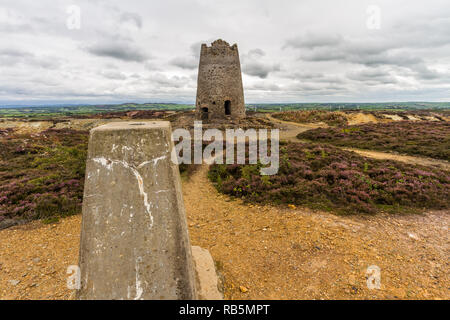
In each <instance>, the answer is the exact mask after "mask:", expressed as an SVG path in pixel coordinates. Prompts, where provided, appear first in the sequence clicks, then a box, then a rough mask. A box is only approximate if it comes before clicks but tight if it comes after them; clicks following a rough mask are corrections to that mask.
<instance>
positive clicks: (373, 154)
mask: <svg viewBox="0 0 450 320" xmlns="http://www.w3.org/2000/svg"><path fill="white" fill-rule="evenodd" d="M266 117H267V118H268V119H269V120H270V121H272V122H274V123H278V124H279V125H280V139H281V140H287V141H292V142H299V141H303V140H300V139H298V138H297V135H298V134H299V133H302V132H304V131H307V130H310V129H315V128H323V127H327V125H326V124H325V123H323V124H309V123H296V122H290V121H284V120H280V119H276V118H274V117H272V116H271V115H266ZM336 147H338V148H341V149H343V150H347V151H353V152H356V153H358V154H360V155H362V156H364V157H369V158H374V159H389V160H396V161H401V162H405V163H410V164H419V165H423V166H434V167H438V168H442V169H445V170H449V171H450V163H449V162H447V161H444V160H438V159H432V158H425V157H418V156H408V155H401V154H394V153H389V152H382V151H373V150H363V149H357V148H344V147H339V146H336Z"/></svg>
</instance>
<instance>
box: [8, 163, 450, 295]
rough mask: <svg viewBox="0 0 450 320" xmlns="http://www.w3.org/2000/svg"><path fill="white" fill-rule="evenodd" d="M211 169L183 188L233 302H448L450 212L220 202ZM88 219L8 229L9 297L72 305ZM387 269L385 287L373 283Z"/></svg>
mask: <svg viewBox="0 0 450 320" xmlns="http://www.w3.org/2000/svg"><path fill="white" fill-rule="evenodd" d="M206 172H207V168H206V166H203V167H201V168H200V170H199V171H197V172H196V173H194V175H193V176H192V177H191V178H190V179H189V180H188V181H185V182H183V184H184V185H183V190H184V199H185V205H186V211H187V216H188V224H189V232H190V237H191V244H192V245H200V246H202V247H204V248H207V249H208V250H210V252H211V254H212V256H213V258H214V260H215V261H216V264H217V267H218V269H219V271H220V273H221V274H222V276H223V277H224V291H225V298H226V299H382V298H386V299H449V298H450V291H449V289H450V279H449V276H448V270H449V264H448V257H449V243H450V239H449V233H448V224H449V217H450V216H449V214H448V212H429V213H427V214H425V215H405V216H390V215H376V216H370V217H357V216H348V217H342V216H335V215H333V214H328V213H322V212H314V211H311V210H308V209H303V208H293V207H291V208H287V209H283V208H279V207H271V206H252V205H246V204H243V203H242V202H241V201H240V200H232V199H230V198H229V197H227V196H225V195H221V194H219V193H218V192H217V191H216V190H215V189H214V187H213V186H212V185H211V184H210V183H209V182H208V180H207V178H206ZM80 222H81V216H80V215H77V216H72V217H69V218H65V219H63V220H61V222H59V223H56V224H51V225H45V224H42V223H41V222H39V221H35V222H33V223H30V224H27V225H23V226H17V227H12V228H9V229H5V230H2V231H0V298H1V299H69V298H71V295H72V292H71V291H70V290H68V289H67V288H66V279H67V274H66V270H67V267H68V266H69V265H73V264H76V263H77V261H78V246H79V234H80ZM371 265H377V266H379V267H380V268H381V289H380V290H369V289H368V288H367V285H366V270H367V267H368V266H371Z"/></svg>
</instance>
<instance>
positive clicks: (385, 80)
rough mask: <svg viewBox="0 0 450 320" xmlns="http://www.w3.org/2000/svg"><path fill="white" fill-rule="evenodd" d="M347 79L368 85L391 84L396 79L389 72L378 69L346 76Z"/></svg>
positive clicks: (350, 73)
mask: <svg viewBox="0 0 450 320" xmlns="http://www.w3.org/2000/svg"><path fill="white" fill-rule="evenodd" d="M346 75H347V78H348V79H351V80H355V81H359V82H361V81H362V82H366V83H367V84H368V85H379V84H393V83H397V82H398V81H397V79H396V78H395V77H394V76H392V75H391V74H390V73H389V72H387V71H384V70H379V69H365V70H361V71H357V72H349V73H347V74H346Z"/></svg>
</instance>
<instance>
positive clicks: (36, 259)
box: [33, 258, 41, 263]
mask: <svg viewBox="0 0 450 320" xmlns="http://www.w3.org/2000/svg"><path fill="white" fill-rule="evenodd" d="M39 261H41V259H40V258H34V259H33V262H34V263H38V262H39Z"/></svg>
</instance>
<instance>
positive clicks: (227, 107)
mask: <svg viewBox="0 0 450 320" xmlns="http://www.w3.org/2000/svg"><path fill="white" fill-rule="evenodd" d="M224 106H225V114H226V115H231V101H230V100H226V101H225V105H224Z"/></svg>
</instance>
